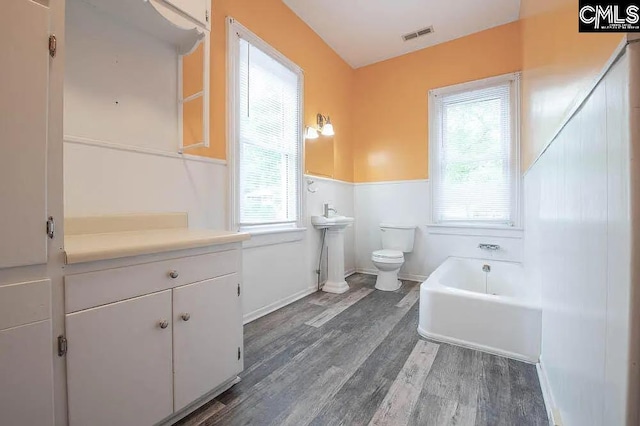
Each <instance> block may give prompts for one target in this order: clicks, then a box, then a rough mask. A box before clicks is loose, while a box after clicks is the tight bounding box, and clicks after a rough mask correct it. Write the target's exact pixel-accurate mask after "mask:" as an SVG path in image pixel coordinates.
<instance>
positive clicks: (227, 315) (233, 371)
mask: <svg viewBox="0 0 640 426" xmlns="http://www.w3.org/2000/svg"><path fill="white" fill-rule="evenodd" d="M239 282H240V281H239V278H238V275H237V274H231V275H226V276H223V277H220V278H215V279H211V280H207V281H202V282H199V283H195V284H190V285H186V286H183V287H179V288H176V289H174V291H173V315H174V319H173V322H174V328H173V368H174V409H175V410H176V411H177V410H180V409H181V408H184V407H185V406H186V405H188V404H189V403H191V402H193V401H194V400H196V399H197V398H199V397H201V396H202V395H204V394H206V393H207V392H209V391H211V390H213V389H215V388H216V387H217V386H219V385H221V384H222V383H224V382H225V381H227V380H229V379H231V378H233V377H235V376H236V375H237V374H238V373H239V372H240V371H241V370H242V359H241V358H242V357H241V356H238V350H242V312H241V309H240V297H239V296H238V285H239Z"/></svg>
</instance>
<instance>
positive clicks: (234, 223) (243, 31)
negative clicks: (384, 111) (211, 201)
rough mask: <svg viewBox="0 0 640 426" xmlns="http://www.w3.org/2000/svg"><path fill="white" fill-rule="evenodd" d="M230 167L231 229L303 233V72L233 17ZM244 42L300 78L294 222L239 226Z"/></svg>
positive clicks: (229, 28) (229, 70)
mask: <svg viewBox="0 0 640 426" xmlns="http://www.w3.org/2000/svg"><path fill="white" fill-rule="evenodd" d="M226 21H227V103H226V104H227V167H228V177H229V206H230V209H229V218H228V226H229V229H230V230H232V231H243V232H250V233H252V234H267V233H280V232H287V231H295V230H302V229H304V217H305V194H304V191H303V178H304V174H303V168H304V72H303V70H302V68H300V67H299V66H298V65H296V64H295V63H294V62H293V61H291V60H290V59H288V58H287V57H286V56H284V55H283V54H282V53H280V52H279V51H278V50H276V49H275V48H274V47H273V46H271V45H270V44H268V43H267V42H266V41H264V40H262V39H261V38H260V37H258V36H257V35H256V34H254V33H253V32H251V31H250V30H249V29H247V28H246V27H245V26H243V25H242V24H240V23H239V22H238V21H236V20H235V19H234V18H232V17H227V19H226ZM240 39H244V40H246V41H247V42H249V43H250V44H252V45H253V46H255V47H256V48H258V49H260V50H262V51H263V52H264V53H265V54H267V55H269V56H270V57H271V58H273V59H274V60H276V61H278V62H279V63H280V64H282V65H283V66H284V67H286V68H288V69H289V70H291V71H292V72H294V73H295V74H296V75H297V76H298V93H299V96H298V115H299V117H298V122H299V129H298V141H297V142H298V152H299V155H298V179H297V181H298V182H297V193H298V200H297V203H298V209H297V211H298V217H297V218H296V220H295V222H288V223H264V224H255V225H251V226H241V225H240V197H239V191H240V162H239V158H240V143H239V141H238V137H239V128H238V126H239V125H240V119H239V114H240V102H238V96H239V89H240V81H239V78H238V75H239V69H240V43H239V40H240Z"/></svg>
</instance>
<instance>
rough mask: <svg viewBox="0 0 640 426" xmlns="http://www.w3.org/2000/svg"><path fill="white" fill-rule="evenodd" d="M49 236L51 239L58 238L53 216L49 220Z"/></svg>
mask: <svg viewBox="0 0 640 426" xmlns="http://www.w3.org/2000/svg"><path fill="white" fill-rule="evenodd" d="M47 235H48V236H49V238H53V237H55V236H56V221H55V220H54V219H53V216H49V219H47Z"/></svg>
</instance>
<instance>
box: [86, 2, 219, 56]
mask: <svg viewBox="0 0 640 426" xmlns="http://www.w3.org/2000/svg"><path fill="white" fill-rule="evenodd" d="M84 1H85V2H86V3H88V4H90V5H91V6H93V7H95V8H96V9H98V10H99V11H100V12H103V13H106V14H108V15H111V16H112V17H113V18H115V19H117V20H118V21H121V22H124V23H126V24H128V25H132V26H134V27H136V28H139V29H140V30H142V31H144V32H146V33H148V34H150V35H152V36H154V37H156V38H158V39H160V40H163V41H165V42H167V43H169V44H171V45H173V46H175V47H176V50H177V52H178V53H179V54H181V55H185V54H187V53H189V52H191V51H192V50H193V49H194V48H195V47H196V46H197V45H198V43H200V41H201V40H202V39H203V38H204V37H205V32H206V31H208V29H209V25H208V21H209V14H210V12H209V10H208V9H207V8H206V6H205V3H204V2H203V7H202V14H203V16H205V23H206V24H207V25H206V27H205V26H203V25H202V24H201V23H199V22H197V21H196V20H195V19H194V18H192V17H191V16H189V15H188V14H187V13H188V12H192V11H191V10H189V11H187V10H188V9H187V10H181V9H179V8H178V7H177V6H178V5H179V4H180V2H179V1H176V0H174V1H172V2H171V4H170V3H168V2H164V1H162V0H108V1H104V0H84ZM186 3H189V2H186ZM192 14H193V13H192Z"/></svg>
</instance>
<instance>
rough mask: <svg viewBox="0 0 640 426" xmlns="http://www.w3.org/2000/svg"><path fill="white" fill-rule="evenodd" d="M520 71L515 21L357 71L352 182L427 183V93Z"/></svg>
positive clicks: (518, 44)
mask: <svg viewBox="0 0 640 426" xmlns="http://www.w3.org/2000/svg"><path fill="white" fill-rule="evenodd" d="M521 68H522V54H521V41H520V24H519V23H518V22H515V23H511V24H507V25H502V26H499V27H495V28H492V29H489V30H485V31H482V32H479V33H475V34H472V35H470V36H467V37H462V38H459V39H456V40H453V41H450V42H447V43H443V44H439V45H436V46H433V47H429V48H427V49H423V50H419V51H417V52H413V53H410V54H407V55H403V56H400V57H397V58H393V59H390V60H387V61H384V62H380V63H377V64H373V65H370V66H367V67H364V68H359V69H357V70H356V72H355V93H354V96H355V98H354V115H353V119H354V123H353V126H354V136H355V137H354V178H355V181H356V182H374V181H389V180H408V179H426V178H427V177H428V175H429V173H428V164H429V158H428V145H427V143H428V123H427V121H428V111H427V104H428V96H427V95H428V91H429V90H430V89H434V88H438V87H443V86H449V85H452V84H457V83H463V82H467V81H472V80H477V79H481V78H486V77H491V76H495V75H500V74H506V73H509V72H514V71H519V70H520V69H521Z"/></svg>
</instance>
